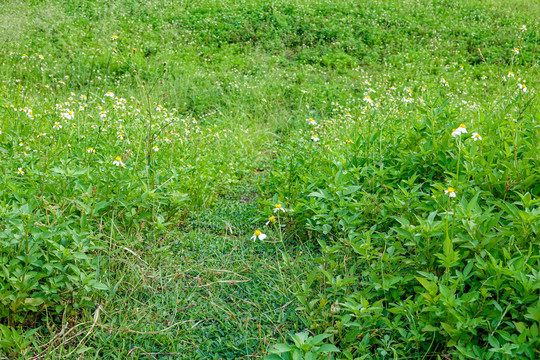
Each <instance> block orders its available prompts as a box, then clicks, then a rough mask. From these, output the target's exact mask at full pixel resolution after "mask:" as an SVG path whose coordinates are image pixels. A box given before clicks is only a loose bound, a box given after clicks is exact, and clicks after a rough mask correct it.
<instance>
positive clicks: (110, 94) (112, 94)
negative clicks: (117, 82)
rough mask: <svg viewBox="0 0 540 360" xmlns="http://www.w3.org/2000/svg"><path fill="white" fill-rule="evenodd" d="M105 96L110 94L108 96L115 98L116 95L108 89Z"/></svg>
mask: <svg viewBox="0 0 540 360" xmlns="http://www.w3.org/2000/svg"><path fill="white" fill-rule="evenodd" d="M105 96H108V97H110V98H113V97H114V93H113V92H111V91H107V92H106V93H105Z"/></svg>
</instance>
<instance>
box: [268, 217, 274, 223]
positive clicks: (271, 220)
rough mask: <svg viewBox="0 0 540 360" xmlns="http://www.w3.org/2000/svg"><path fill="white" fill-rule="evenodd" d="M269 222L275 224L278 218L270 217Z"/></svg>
mask: <svg viewBox="0 0 540 360" xmlns="http://www.w3.org/2000/svg"><path fill="white" fill-rule="evenodd" d="M268 221H270V222H274V221H276V218H275V217H274V216H270V217H269V218H268Z"/></svg>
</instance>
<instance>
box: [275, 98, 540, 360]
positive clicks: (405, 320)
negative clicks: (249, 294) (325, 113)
mask: <svg viewBox="0 0 540 360" xmlns="http://www.w3.org/2000/svg"><path fill="white" fill-rule="evenodd" d="M383 89H384V88H383ZM377 92H379V91H377ZM381 92H383V93H384V92H385V91H381ZM388 93H390V92H388ZM419 96H422V98H423V99H429V98H430V89H429V88H428V89H426V90H425V93H424V95H419ZM364 100H365V101H367V100H366V99H364ZM378 101H379V102H378V104H377V106H376V108H375V109H373V111H369V112H368V111H365V108H364V106H365V105H362V106H358V107H356V108H348V109H347V110H346V112H345V113H339V112H337V113H336V116H335V118H332V119H324V120H320V123H319V124H317V125H311V124H307V125H306V129H304V130H300V131H298V132H297V133H296V134H294V135H292V136H291V137H290V139H289V141H288V142H287V144H285V145H284V146H281V147H280V151H279V152H278V154H277V158H276V168H275V170H274V171H273V172H272V175H271V176H270V177H269V178H268V180H267V182H266V183H265V192H267V193H272V194H275V195H274V196H276V197H278V198H280V199H284V200H285V201H286V202H287V203H289V204H290V206H291V207H292V208H293V209H294V212H293V215H292V216H293V220H294V222H295V224H294V225H293V226H292V227H291V228H290V230H289V231H290V232H291V233H294V234H296V235H297V236H299V237H300V238H301V239H302V238H306V236H305V235H301V234H307V239H306V240H309V239H311V241H316V243H318V244H319V246H320V250H321V256H320V257H319V258H318V259H316V262H317V263H319V264H320V265H319V266H318V268H317V269H316V270H315V271H314V272H313V273H312V275H311V276H310V278H309V279H308V281H307V282H305V283H304V284H303V290H302V291H301V292H299V293H298V294H297V298H298V300H299V301H300V303H301V306H300V310H302V311H303V312H305V313H306V315H307V317H308V319H309V324H310V327H311V329H313V330H314V331H316V332H324V333H331V334H333V335H334V337H333V339H334V343H335V344H336V345H338V346H339V348H340V349H341V350H342V351H343V356H344V357H343V358H344V359H360V358H371V357H373V358H386V357H388V356H398V355H405V354H407V355H414V356H427V355H429V356H435V355H437V354H444V353H452V354H454V355H455V356H457V357H465V358H486V359H498V358H504V356H509V355H510V356H512V357H514V358H523V359H533V358H536V357H537V355H538V354H537V349H538V346H539V345H540V338H539V337H538V332H537V328H538V326H539V324H538V321H537V319H536V317H535V316H536V315H534V314H536V312H537V310H536V309H537V306H538V295H539V294H540V282H539V281H538V271H537V269H538V266H539V265H540V263H539V262H538V258H539V256H540V253H539V252H538V246H539V245H540V232H539V230H540V217H539V215H540V200H539V199H538V197H539V196H540V188H539V187H538V184H540V172H539V171H538V168H539V167H538V166H539V165H540V164H539V160H538V156H537V155H535V153H536V152H537V149H536V148H535V147H534V146H531V145H530V144H535V143H538V142H539V141H540V133H539V132H538V125H537V123H536V121H535V120H534V119H536V118H537V117H538V114H539V111H540V108H539V107H538V105H537V104H538V103H537V101H536V99H535V97H532V96H527V95H526V94H525V96H523V97H522V96H519V95H518V96H516V97H514V95H513V94H508V96H507V97H506V98H504V99H503V100H502V102H503V103H505V106H503V107H499V108H495V109H492V108H491V105H490V104H486V105H485V106H486V108H483V109H481V110H479V111H480V114H481V115H480V116H481V118H482V119H486V120H484V121H481V122H475V121H470V122H469V121H467V122H466V123H467V125H466V126H465V125H463V128H467V129H468V131H469V132H473V131H474V132H475V133H479V134H481V136H475V135H473V136H472V137H471V135H470V133H467V134H459V133H456V130H455V129H456V128H459V125H460V122H465V121H464V120H463V115H461V113H460V112H459V111H458V110H457V109H456V107H454V105H453V104H452V101H450V100H448V99H447V100H445V101H439V100H436V101H432V102H430V101H429V100H423V101H422V104H421V105H415V106H414V107H409V115H408V119H407V122H408V123H409V124H412V126H408V127H403V126H402V124H403V123H401V122H400V121H399V119H398V120H397V122H387V121H385V116H384V114H389V113H400V112H404V111H405V109H402V107H403V105H402V104H400V102H396V101H395V100H394V99H393V98H392V96H391V95H390V96H386V97H380V98H378ZM368 102H369V101H368ZM405 103H406V102H405ZM524 104H527V105H524ZM533 104H534V105H533ZM405 106H410V105H405ZM367 108H368V109H369V108H370V105H369V104H367ZM458 114H459V115H458ZM518 114H519V115H518ZM514 116H519V119H516V118H514ZM487 119H489V120H487ZM371 124H377V125H376V126H374V127H373V128H376V130H371V131H370V130H369V129H370V128H371V129H373V128H372V125H371ZM452 126H453V128H454V130H452ZM307 127H310V128H307ZM366 127H367V129H366ZM504 129H508V133H506V134H505V131H504ZM451 133H452V135H451ZM317 134H320V135H319V136H318V137H316V138H315V135H317ZM453 134H456V135H455V136H454V135H453ZM351 135H352V136H353V137H352V140H349V139H350V138H349V139H347V138H345V137H344V136H351ZM479 138H482V139H481V140H478V139H479ZM282 184H287V186H282ZM451 194H452V195H455V197H451V196H449V195H451ZM517 324H519V325H517ZM486 349H487V351H486Z"/></svg>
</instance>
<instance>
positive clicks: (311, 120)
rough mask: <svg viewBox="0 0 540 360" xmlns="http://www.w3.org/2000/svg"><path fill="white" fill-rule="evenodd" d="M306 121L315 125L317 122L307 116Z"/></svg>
mask: <svg viewBox="0 0 540 360" xmlns="http://www.w3.org/2000/svg"><path fill="white" fill-rule="evenodd" d="M307 121H308V122H309V124H310V125H317V122H316V121H315V120H313V118H309V119H307Z"/></svg>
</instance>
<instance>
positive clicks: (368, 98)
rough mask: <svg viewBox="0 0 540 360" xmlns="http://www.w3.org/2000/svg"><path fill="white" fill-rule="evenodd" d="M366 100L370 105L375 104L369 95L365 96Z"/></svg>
mask: <svg viewBox="0 0 540 360" xmlns="http://www.w3.org/2000/svg"><path fill="white" fill-rule="evenodd" d="M364 101H365V102H367V103H368V104H369V105H373V100H372V99H371V97H370V96H369V95H366V96H364Z"/></svg>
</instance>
